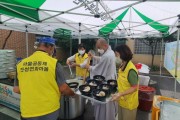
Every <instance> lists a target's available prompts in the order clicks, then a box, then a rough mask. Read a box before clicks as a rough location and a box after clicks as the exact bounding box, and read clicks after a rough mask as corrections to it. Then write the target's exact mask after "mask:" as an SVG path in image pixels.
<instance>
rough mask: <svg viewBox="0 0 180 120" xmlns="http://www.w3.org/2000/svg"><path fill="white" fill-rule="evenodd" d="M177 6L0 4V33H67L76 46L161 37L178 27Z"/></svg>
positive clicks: (154, 0) (20, 0)
mask: <svg viewBox="0 0 180 120" xmlns="http://www.w3.org/2000/svg"><path fill="white" fill-rule="evenodd" d="M179 6H180V1H179V0H0V29H9V30H15V31H21V32H26V33H35V34H42V35H49V36H53V34H54V33H56V32H58V31H60V32H61V31H62V30H65V31H66V30H67V31H71V32H68V35H67V36H69V33H71V38H72V39H79V43H80V42H81V38H98V37H100V36H105V37H108V38H139V37H147V36H150V37H151V36H157V37H162V36H165V35H168V34H171V33H173V32H174V31H176V30H177V26H178V24H179V25H180V9H179ZM178 15H179V17H178ZM178 30H179V29H178ZM178 33H179V32H178ZM58 34H59V33H58ZM60 34H61V33H60ZM26 35H27V34H26ZM26 38H28V37H26ZM177 40H178V44H179V35H178V38H177ZM26 41H27V56H28V40H27V39H26ZM178 51H179V47H177V54H178ZM176 58H177V59H178V55H177V57H176ZM177 59H176V61H177ZM176 69H177V68H176ZM175 76H176V75H175ZM175 84H176V82H175ZM175 86H176V85H175ZM175 90H176V88H175Z"/></svg>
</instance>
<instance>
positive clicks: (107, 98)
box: [75, 89, 111, 104]
mask: <svg viewBox="0 0 180 120" xmlns="http://www.w3.org/2000/svg"><path fill="white" fill-rule="evenodd" d="M75 93H76V94H77V95H79V96H81V97H83V98H86V99H88V100H91V101H92V102H96V103H100V104H107V103H108V102H110V100H111V96H109V97H106V99H105V101H99V100H96V99H95V98H93V96H92V97H90V96H85V95H82V94H81V92H80V91H79V89H77V90H76V91H75Z"/></svg>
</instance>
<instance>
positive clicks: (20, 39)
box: [0, 30, 36, 58]
mask: <svg viewBox="0 0 180 120" xmlns="http://www.w3.org/2000/svg"><path fill="white" fill-rule="evenodd" d="M9 32H10V30H0V49H2V47H3V44H4V41H5V39H6V37H7V36H8V34H9ZM35 40H36V38H35V34H30V33H29V34H28V47H29V48H28V50H29V52H28V54H29V55H31V54H32V53H33V52H34V51H35V49H34V41H35ZM5 49H12V50H15V51H16V57H17V58H18V57H21V58H25V57H26V33H24V32H16V31H13V32H12V34H11V36H10V37H9V39H8V41H7V44H6V46H5Z"/></svg>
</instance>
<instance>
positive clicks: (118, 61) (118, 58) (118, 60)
mask: <svg viewBox="0 0 180 120" xmlns="http://www.w3.org/2000/svg"><path fill="white" fill-rule="evenodd" d="M121 63H122V60H121V59H120V57H119V56H118V57H116V64H117V65H120V64H121Z"/></svg>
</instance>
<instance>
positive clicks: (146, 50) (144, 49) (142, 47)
mask: <svg viewBox="0 0 180 120" xmlns="http://www.w3.org/2000/svg"><path fill="white" fill-rule="evenodd" d="M161 46H162V45H161V42H158V43H157V46H156V52H155V55H161ZM153 47H155V46H153ZM162 50H163V53H162V54H164V46H163V49H162ZM135 54H151V47H150V46H148V45H146V44H145V43H144V42H143V41H142V40H138V39H136V40H135Z"/></svg>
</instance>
